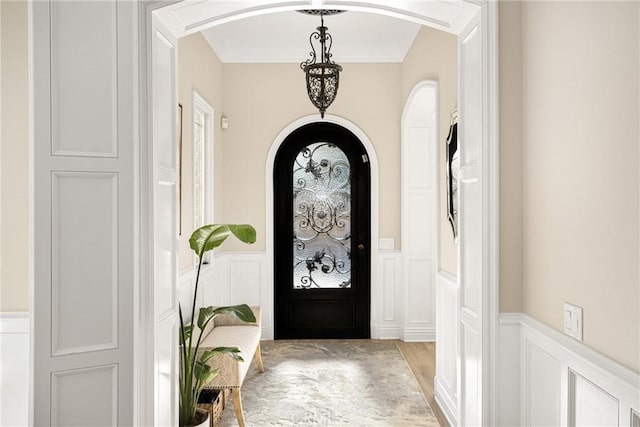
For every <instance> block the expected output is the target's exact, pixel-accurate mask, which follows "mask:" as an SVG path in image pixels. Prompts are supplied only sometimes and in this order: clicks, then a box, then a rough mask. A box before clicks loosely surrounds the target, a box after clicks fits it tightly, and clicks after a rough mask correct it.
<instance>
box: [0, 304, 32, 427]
mask: <svg viewBox="0 0 640 427" xmlns="http://www.w3.org/2000/svg"><path fill="white" fill-rule="evenodd" d="M29 369H30V367H29V313H28V312H26V311H25V312H15V313H14V312H11V313H8V312H5V313H0V378H2V380H1V381H0V426H26V425H27V424H28V423H29V381H28V379H29Z"/></svg>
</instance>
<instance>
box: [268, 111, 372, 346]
mask: <svg viewBox="0 0 640 427" xmlns="http://www.w3.org/2000/svg"><path fill="white" fill-rule="evenodd" d="M319 121H322V122H326V123H334V124H337V125H340V126H342V127H344V128H346V129H348V130H350V131H351V132H352V133H353V134H354V135H355V136H356V137H357V138H358V139H359V140H360V142H362V145H363V146H364V148H365V150H366V151H367V155H368V156H369V164H370V168H371V311H370V314H371V319H370V320H371V333H372V335H371V338H376V337H375V336H373V332H374V330H376V328H374V325H375V324H376V323H378V322H377V320H380V321H381V320H382V319H377V317H376V314H377V313H378V312H380V311H381V307H376V305H375V302H376V301H381V298H377V297H374V295H378V293H382V289H381V286H380V285H381V284H380V283H378V280H377V274H375V269H376V268H377V265H378V230H379V228H378V223H379V215H378V213H379V210H378V209H379V208H378V206H379V204H378V195H379V183H378V157H377V155H376V151H375V148H374V146H373V144H372V143H371V140H370V139H369V137H368V136H367V134H366V133H365V132H364V131H363V130H362V129H360V127H358V125H356V124H355V123H353V122H351V121H349V120H347V119H345V118H344V117H340V116H336V115H333V114H325V116H324V119H321V118H320V114H312V115H309V116H305V117H301V118H299V119H297V120H295V121H293V122H291V123H290V124H289V125H287V126H286V127H285V128H284V129H282V131H280V133H279V134H278V135H277V136H276V137H275V139H274V140H273V143H272V144H271V147H270V148H269V153H268V154H267V163H266V167H265V171H266V174H265V188H266V194H265V199H266V207H265V219H266V224H265V230H266V242H267V244H266V247H265V269H266V270H267V271H266V277H268V280H266V281H265V283H266V284H267V286H266V287H265V288H264V289H263V294H262V295H263V301H265V302H266V304H267V307H269V309H268V310H265V311H266V313H270V318H266V319H265V318H264V317H263V319H262V322H263V324H264V325H265V326H266V327H267V330H268V331H270V333H269V334H267V336H265V337H264V339H273V334H274V331H275V329H274V300H273V293H274V289H273V242H274V236H273V165H274V161H275V158H276V154H277V153H278V149H279V148H280V146H281V145H282V143H283V142H284V140H285V139H286V138H287V136H289V134H291V132H293V131H294V130H296V129H298V128H299V127H301V126H304V125H306V124H309V123H315V122H319ZM265 311H263V313H264V312H265Z"/></svg>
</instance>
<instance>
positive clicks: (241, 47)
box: [202, 10, 421, 63]
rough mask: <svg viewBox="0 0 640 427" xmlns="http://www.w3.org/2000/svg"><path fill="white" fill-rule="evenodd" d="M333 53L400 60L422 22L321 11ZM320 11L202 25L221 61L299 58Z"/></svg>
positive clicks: (341, 57)
mask: <svg viewBox="0 0 640 427" xmlns="http://www.w3.org/2000/svg"><path fill="white" fill-rule="evenodd" d="M324 22H325V26H326V27H328V28H329V33H330V34H331V36H332V37H333V48H332V49H331V52H332V53H333V59H334V60H335V61H336V62H337V63H349V62H402V61H403V60H404V57H405V55H406V54H407V51H408V50H409V48H410V47H411V44H412V43H413V41H414V39H415V38H416V35H417V34H418V31H419V30H420V27H421V25H420V24H417V23H415V22H410V21H407V20H404V19H398V18H394V17H390V16H384V15H380V14H373V13H365V12H358V11H347V12H344V13H341V14H338V15H333V16H325V18H324ZM318 26H320V17H319V16H310V15H306V14H302V13H299V12H296V11H291V10H289V11H283V12H277V13H270V14H262V15H258V16H252V17H249V18H245V19H239V20H236V21H231V22H227V23H224V24H220V25H217V26H215V27H211V28H208V29H206V30H204V31H202V34H203V36H204V37H205V39H206V40H207V42H208V43H209V45H210V46H211V47H212V48H213V50H214V51H215V52H216V54H217V55H218V58H220V60H221V61H222V62H231V63H235V62H251V63H256V62H266V63H278V62H286V63H300V62H302V61H303V60H306V59H307V58H308V57H309V52H310V51H311V49H310V46H309V35H310V34H311V33H312V32H313V31H315V30H316V27H318Z"/></svg>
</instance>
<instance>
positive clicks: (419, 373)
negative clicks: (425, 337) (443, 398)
mask: <svg viewBox="0 0 640 427" xmlns="http://www.w3.org/2000/svg"><path fill="white" fill-rule="evenodd" d="M396 343H397V344H398V348H399V349H400V351H401V352H402V354H403V355H404V358H405V359H406V360H407V362H408V363H409V366H410V367H411V370H412V371H413V375H415V377H416V379H417V380H418V384H419V385H420V388H421V389H422V392H423V393H424V395H425V397H426V398H427V401H428V402H429V405H430V406H431V408H432V409H433V413H434V414H435V416H436V418H437V419H438V422H439V423H440V425H441V426H442V427H449V423H448V422H447V419H446V418H445V417H444V414H443V413H442V411H441V410H440V407H439V406H438V404H437V403H436V401H435V399H434V397H433V377H434V376H435V373H436V343H433V342H403V341H396Z"/></svg>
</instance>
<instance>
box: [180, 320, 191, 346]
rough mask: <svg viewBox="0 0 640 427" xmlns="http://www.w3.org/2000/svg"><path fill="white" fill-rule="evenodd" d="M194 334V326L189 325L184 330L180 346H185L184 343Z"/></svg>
mask: <svg viewBox="0 0 640 427" xmlns="http://www.w3.org/2000/svg"><path fill="white" fill-rule="evenodd" d="M192 332H193V325H192V324H189V325H187V326H185V327H183V328H182V334H180V345H184V343H185V342H187V340H188V339H189V337H190V336H191V333H192Z"/></svg>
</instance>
